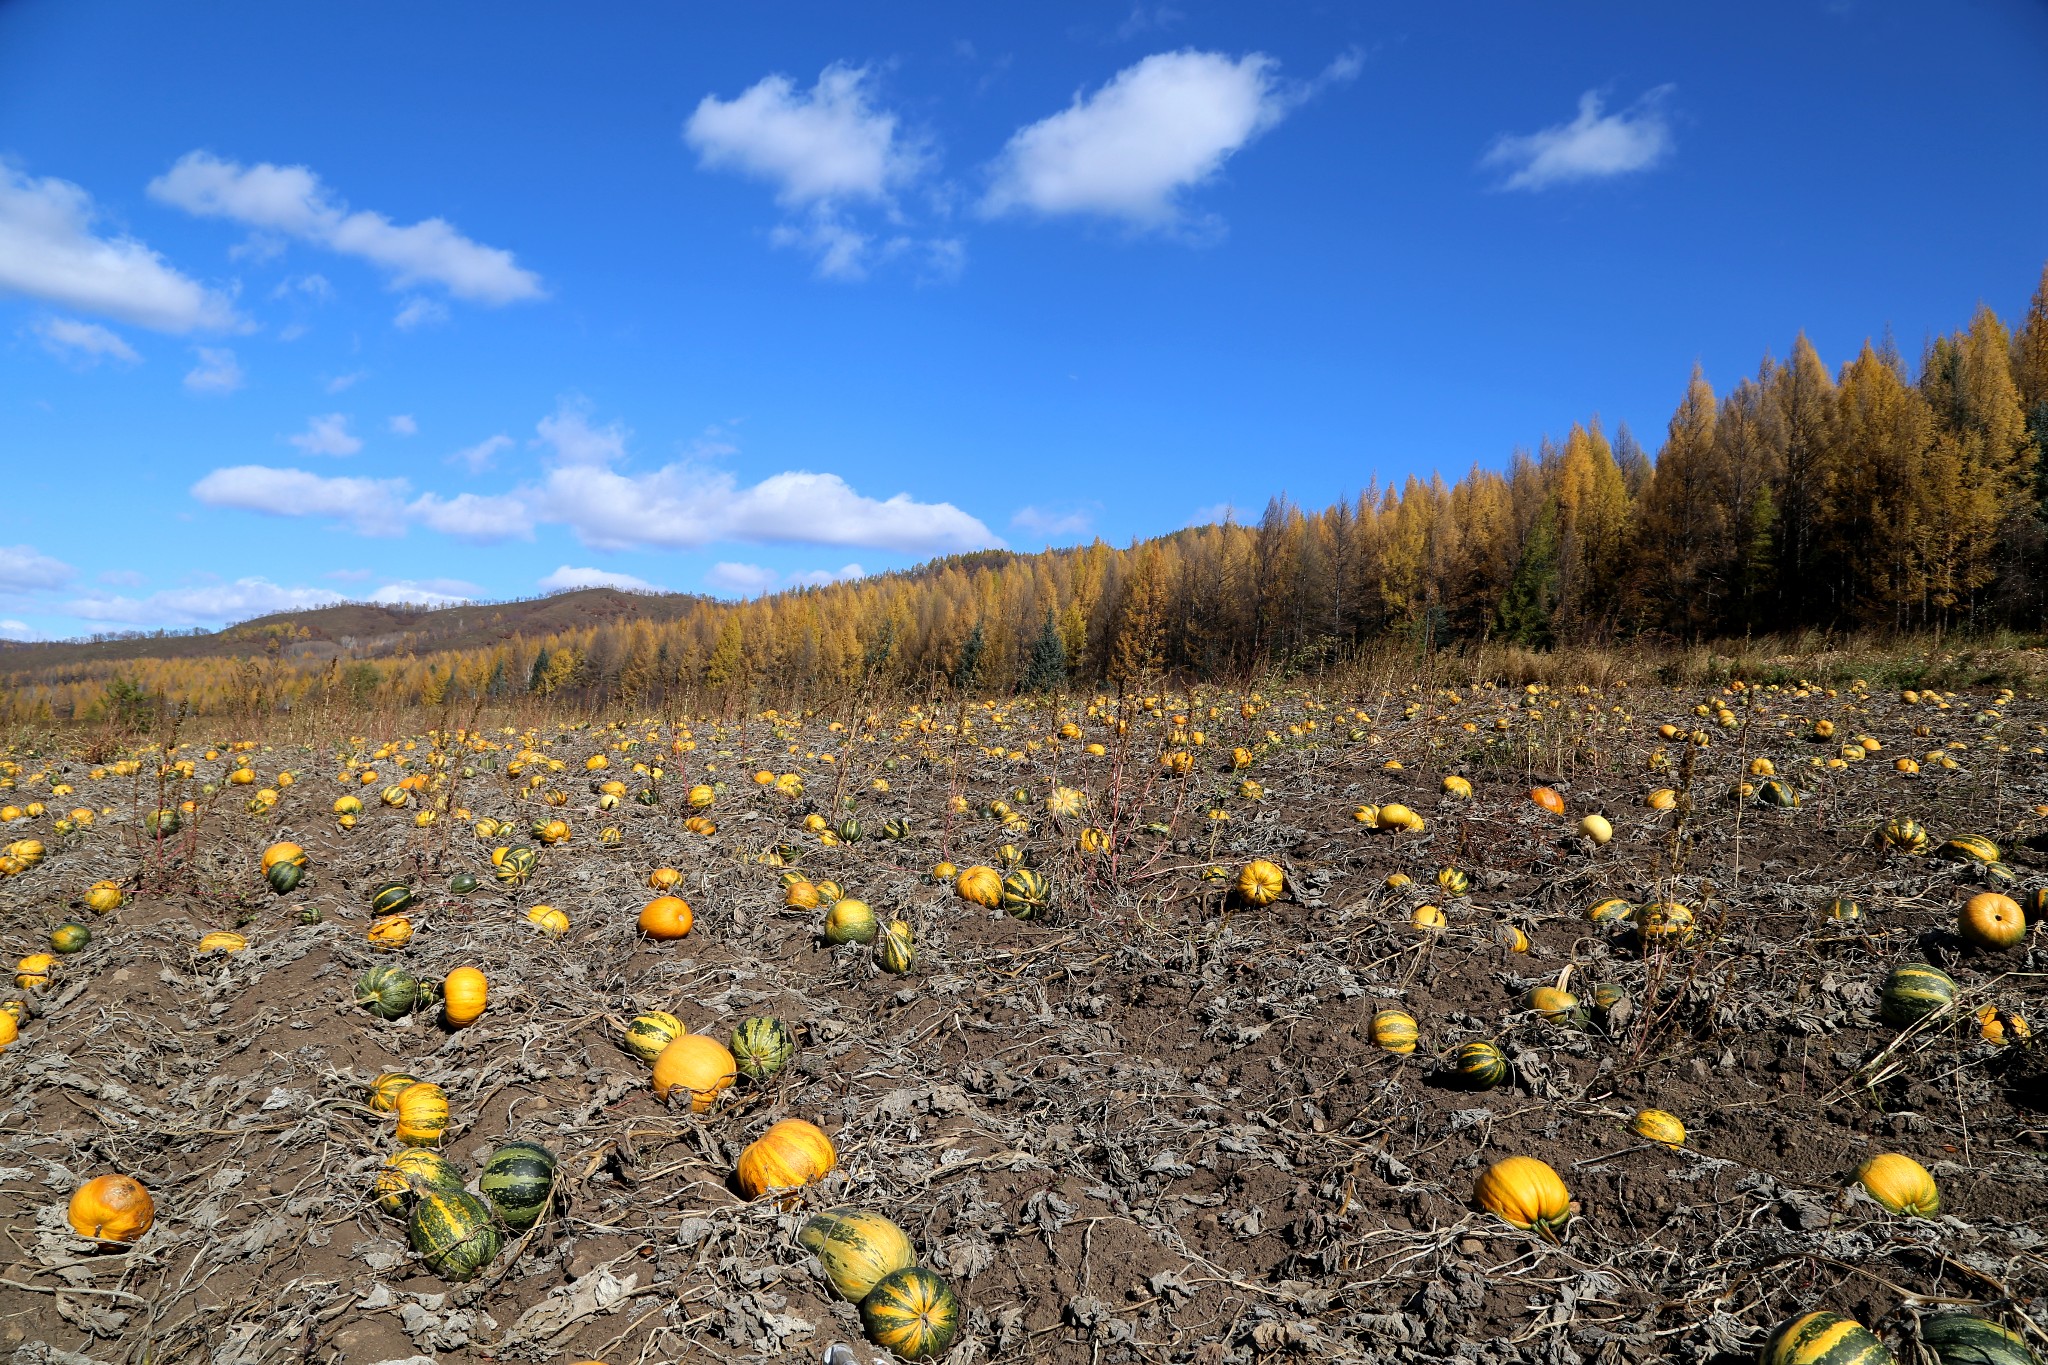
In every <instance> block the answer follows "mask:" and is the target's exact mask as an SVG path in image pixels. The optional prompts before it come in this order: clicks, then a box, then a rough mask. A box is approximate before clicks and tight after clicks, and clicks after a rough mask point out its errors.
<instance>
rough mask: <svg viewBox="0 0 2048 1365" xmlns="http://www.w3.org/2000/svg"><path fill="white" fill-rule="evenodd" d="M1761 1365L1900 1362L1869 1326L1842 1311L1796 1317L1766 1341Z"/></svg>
mask: <svg viewBox="0 0 2048 1365" xmlns="http://www.w3.org/2000/svg"><path fill="white" fill-rule="evenodd" d="M1757 1360H1758V1363H1759V1365H1898V1357H1896V1356H1894V1355H1893V1354H1892V1353H1891V1352H1890V1351H1888V1350H1886V1349H1885V1346H1884V1343H1883V1342H1881V1341H1879V1340H1878V1339H1877V1338H1876V1337H1875V1336H1873V1335H1871V1332H1870V1329H1869V1328H1867V1327H1865V1326H1864V1325H1863V1324H1862V1323H1860V1322H1858V1321H1856V1319H1854V1318H1845V1317H1843V1316H1842V1315H1841V1314H1840V1313H1827V1312H1820V1313H1808V1314H1806V1315H1805V1316H1804V1317H1800V1318H1794V1319H1793V1320H1792V1321H1791V1322H1788V1323H1786V1324H1784V1325H1783V1326H1782V1327H1780V1328H1778V1330H1777V1331H1775V1332H1773V1333H1771V1339H1770V1340H1769V1341H1767V1342H1765V1343H1764V1349H1763V1351H1762V1352H1761V1353H1760V1354H1759V1355H1758V1356H1757Z"/></svg>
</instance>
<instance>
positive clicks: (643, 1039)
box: [626, 1010, 689, 1066]
mask: <svg viewBox="0 0 2048 1365" xmlns="http://www.w3.org/2000/svg"><path fill="white" fill-rule="evenodd" d="M688 1031H689V1030H687V1029H685V1028H684V1027H683V1021H682V1020H680V1019H678V1018H676V1017H675V1016H674V1015H673V1014H670V1013H669V1012H668V1011H667V1010H654V1011H652V1012H650V1013H648V1014H642V1015H639V1016H637V1017H635V1018H634V1020H633V1022H632V1023H630V1024H628V1025H626V1051H628V1052H630V1053H632V1054H633V1055H634V1056H635V1057H638V1058H639V1059H640V1060H641V1061H643V1062H646V1063H648V1064H649V1065H650V1066H651V1065H653V1063H654V1059H655V1058H656V1057H659V1056H660V1055H661V1050H662V1049H663V1048H665V1047H667V1046H668V1045H669V1044H670V1043H673V1042H674V1041H675V1040H676V1039H678V1038H680V1037H682V1036H683V1034H685V1033H687V1032H688Z"/></svg>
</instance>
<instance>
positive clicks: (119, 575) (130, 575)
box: [100, 569, 149, 588]
mask: <svg viewBox="0 0 2048 1365" xmlns="http://www.w3.org/2000/svg"><path fill="white" fill-rule="evenodd" d="M148 581H149V575H147V574H144V573H138V572H137V571H136V570H134V569H108V570H106V571H105V572H104V573H102V574H101V575H100V582H102V583H111V584H113V585H114V586H115V587H117V588H139V587H141V586H142V585H143V584H144V583H147V582H148Z"/></svg>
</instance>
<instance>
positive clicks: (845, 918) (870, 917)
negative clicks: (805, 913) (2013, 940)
mask: <svg viewBox="0 0 2048 1365" xmlns="http://www.w3.org/2000/svg"><path fill="white" fill-rule="evenodd" d="M881 928H882V926H881V923H880V921H878V920H877V919H876V918H875V912H874V909H873V908H872V907H871V906H869V905H868V903H867V902H866V901H863V900H856V899H854V898H853V897H852V896H848V897H846V898H844V899H843V900H838V901H834V902H833V904H832V908H831V909H830V910H827V911H826V912H825V930H824V934H825V942H827V943H829V944H831V945H833V946H834V947H838V946H839V945H840V944H842V943H862V944H866V943H873V942H874V941H875V935H876V934H878V933H880V932H881Z"/></svg>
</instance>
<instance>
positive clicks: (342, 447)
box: [284, 412, 363, 455]
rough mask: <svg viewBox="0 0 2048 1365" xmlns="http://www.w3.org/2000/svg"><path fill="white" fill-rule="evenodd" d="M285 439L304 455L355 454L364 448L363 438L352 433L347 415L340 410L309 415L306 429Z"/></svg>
mask: <svg viewBox="0 0 2048 1365" xmlns="http://www.w3.org/2000/svg"><path fill="white" fill-rule="evenodd" d="M284 439H285V440H286V441H287V442H289V443H290V444H292V445H295V446H297V447H298V448H299V453H300V454H302V455H353V454H355V453H356V452H357V451H359V450H361V449H362V448H363V442H362V440H361V438H360V437H357V436H354V435H352V434H350V432H349V429H348V418H347V416H345V415H344V414H342V413H339V412H330V413H328V414H326V415H325V416H323V417H308V418H307V419H306V429H305V430H304V431H302V432H300V433H299V434H298V435H296V436H287V437H285V438H284Z"/></svg>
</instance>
